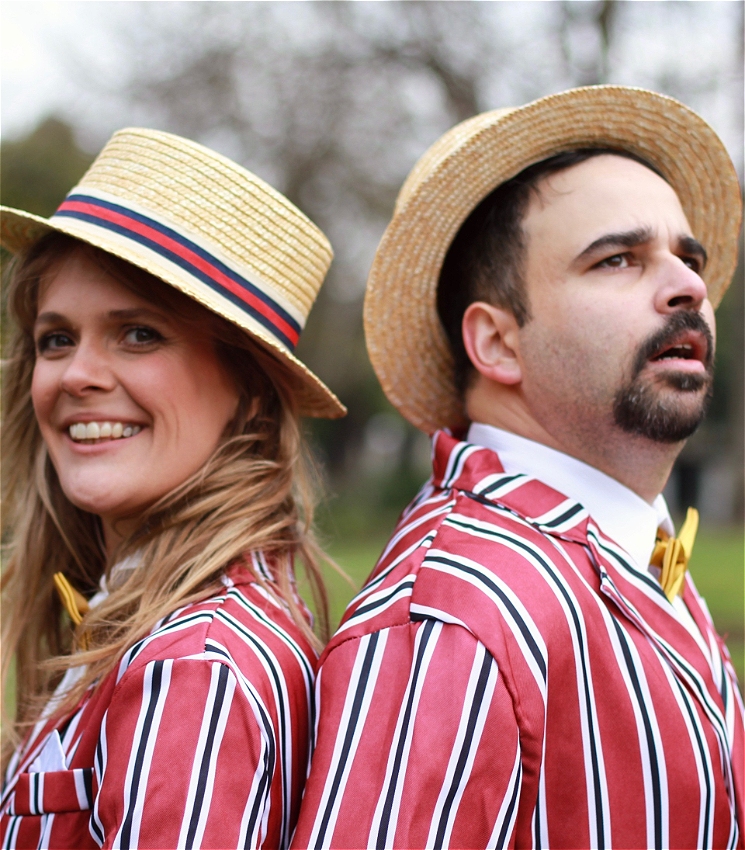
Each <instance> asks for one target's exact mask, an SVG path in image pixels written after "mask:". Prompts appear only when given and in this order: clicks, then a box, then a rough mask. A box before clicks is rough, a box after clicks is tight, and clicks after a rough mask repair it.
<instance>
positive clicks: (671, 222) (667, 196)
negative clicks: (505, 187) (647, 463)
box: [520, 155, 714, 444]
mask: <svg viewBox="0 0 745 850" xmlns="http://www.w3.org/2000/svg"><path fill="white" fill-rule="evenodd" d="M538 189H539V192H538V194H537V196H536V195H534V197H533V198H532V200H531V202H530V205H529V207H528V211H527V214H526V216H525V218H524V221H523V230H524V232H525V236H526V243H527V256H526V264H525V265H526V267H525V280H526V287H527V295H528V303H529V305H530V311H531V319H530V321H528V322H527V324H526V325H525V326H524V327H523V328H522V329H521V330H520V356H521V359H522V364H521V365H522V375H523V383H522V386H523V391H524V393H525V397H526V400H527V402H528V404H529V405H530V407H531V410H532V411H533V415H534V416H535V417H536V419H537V420H538V421H539V422H540V424H541V425H542V426H543V427H544V428H545V429H546V430H547V431H548V432H549V433H552V434H554V435H555V436H556V437H557V438H559V439H560V440H562V439H568V440H569V442H570V443H571V442H574V443H576V441H577V439H588V440H593V441H595V443H596V444H597V442H598V441H602V440H603V439H618V438H619V437H620V435H621V433H627V434H635V435H637V436H641V437H643V438H646V439H649V440H653V441H657V442H663V443H674V442H678V441H680V440H683V439H685V438H686V437H688V436H690V434H691V433H693V431H694V430H695V429H696V427H697V426H698V425H699V423H700V421H701V419H702V418H703V415H704V411H705V407H706V402H707V400H708V397H709V395H710V392H711V383H712V363H713V347H714V342H713V332H714V311H713V309H712V306H711V304H710V302H709V301H708V299H707V293H706V286H705V284H704V282H703V280H702V279H701V277H700V275H699V273H700V272H701V270H702V269H703V265H704V262H705V254H704V252H703V249H702V247H701V246H700V245H699V244H698V243H697V242H696V241H695V239H693V237H692V235H691V231H690V227H689V226H688V222H687V221H686V218H685V215H684V214H683V210H682V208H681V206H680V202H679V200H678V197H677V195H676V194H675V192H674V191H673V189H672V188H671V187H670V186H669V185H668V184H667V183H666V182H665V181H664V180H662V178H660V177H658V176H657V175H656V174H655V173H654V172H652V171H650V170H649V169H648V168H645V167H644V166H643V165H641V164H639V163H637V162H635V161H633V160H629V159H625V158H623V157H617V156H612V155H603V156H598V157H595V158H593V159H590V160H587V161H585V162H583V163H580V164H579V165H575V166H573V167H571V168H569V169H566V170H565V171H562V172H559V173H557V174H555V175H552V176H550V177H548V178H546V179H544V180H543V181H542V182H541V183H540V184H539V186H538Z"/></svg>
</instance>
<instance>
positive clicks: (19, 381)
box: [1, 234, 327, 756]
mask: <svg viewBox="0 0 745 850" xmlns="http://www.w3.org/2000/svg"><path fill="white" fill-rule="evenodd" d="M73 251H82V252H84V253H85V254H86V255H87V256H89V257H90V258H92V259H93V260H94V261H95V262H96V263H97V264H98V265H99V266H100V267H101V268H102V269H103V270H104V271H105V272H107V273H108V274H109V275H111V276H112V277H114V278H115V279H117V280H118V281H120V282H121V283H122V284H124V285H125V286H127V287H128V288H129V289H131V290H133V291H134V292H136V293H137V294H138V295H140V296H142V297H144V298H146V299H147V300H148V301H150V302H151V303H155V304H156V305H159V306H162V307H165V308H167V309H168V310H169V311H170V314H171V315H176V316H178V317H179V318H180V319H182V320H183V321H184V322H186V323H187V324H190V325H193V326H194V327H195V328H198V329H199V331H200V332H202V333H203V332H204V330H205V328H206V329H207V330H208V332H209V334H210V336H211V338H212V339H213V340H214V344H215V347H216V351H217V353H218V355H219V356H220V358H221V361H222V362H223V364H224V366H225V368H226V369H227V370H228V372H229V374H231V375H232V376H233V377H234V380H235V382H236V385H237V387H238V389H239V394H240V402H239V412H238V414H237V416H236V419H235V420H234V422H233V423H232V424H231V428H230V432H229V433H227V434H226V435H225V436H224V438H223V440H222V442H221V443H220V445H219V446H218V447H217V449H216V450H215V452H214V454H213V456H212V457H211V458H210V459H209V460H208V461H207V463H206V464H205V465H204V466H203V467H202V468H201V469H200V470H198V471H197V472H196V473H195V474H194V475H193V476H192V477H191V478H189V479H188V480H187V481H185V482H183V484H181V485H180V486H179V487H177V488H176V489H175V490H174V491H173V492H171V493H169V494H167V495H166V496H164V497H163V498H162V499H160V500H159V501H158V502H157V503H156V504H154V505H152V506H151V507H149V508H148V509H147V510H146V511H145V512H144V513H143V514H142V516H141V517H139V518H138V520H139V522H138V527H137V529H136V531H134V532H133V533H132V534H130V535H129V536H128V537H127V538H126V539H125V540H123V541H122V543H121V544H120V545H119V546H118V547H117V550H116V551H115V552H114V553H113V554H112V555H111V557H110V558H109V559H108V560H107V557H106V554H105V551H104V548H103V544H102V534H101V526H100V521H99V519H98V517H97V516H95V515H94V514H90V513H87V512H85V511H83V510H80V509H79V508H76V507H75V506H74V505H73V504H72V503H71V502H70V501H69V500H68V499H67V498H66V497H65V495H64V493H63V492H62V488H61V486H60V483H59V480H58V478H57V473H56V472H55V469H54V467H53V466H52V463H51V461H50V458H49V455H48V453H47V450H46V446H45V444H44V441H43V440H42V437H41V433H40V431H39V427H38V424H37V422H36V417H35V415H34V410H33V406H32V402H31V378H32V375H33V369H34V362H35V346H34V338H33V326H34V322H35V320H36V314H37V302H38V295H39V287H40V285H41V284H42V283H43V282H44V280H45V279H48V278H49V276H50V275H51V274H52V273H54V271H55V270H56V269H57V268H58V267H59V265H60V264H61V263H62V262H63V261H64V260H65V259H66V258H67V257H68V256H69V255H70V254H71V253H72V252H73ZM12 262H13V268H12V269H11V274H10V283H9V287H8V296H7V301H8V312H9V314H10V316H11V318H12V319H14V324H15V329H14V333H13V337H12V339H11V341H10V343H9V357H8V360H7V361H6V364H5V380H4V419H5V422H4V433H3V460H4V470H5V472H6V476H5V486H4V504H5V514H4V519H5V525H6V527H7V528H8V530H9V535H8V536H9V542H8V544H7V547H6V549H7V560H6V568H5V569H4V571H3V577H2V585H1V586H2V601H3V611H2V681H3V684H4V685H5V684H7V683H8V681H9V676H10V675H11V672H12V667H13V660H14V659H15V682H16V712H15V721H14V722H13V723H4V724H3V738H4V739H5V740H4V748H5V750H6V756H7V752H8V751H10V749H11V748H12V746H14V745H16V744H17V742H18V740H19V736H20V734H21V733H22V732H23V730H24V729H25V728H27V727H28V725H29V724H30V723H33V722H34V721H35V719H36V718H38V716H39V713H40V710H41V708H42V707H43V705H44V704H46V702H47V701H48V700H49V698H50V696H51V694H52V692H53V689H54V687H55V685H56V683H57V682H58V681H59V679H60V676H61V674H62V672H63V671H64V670H65V669H66V668H69V667H73V666H79V665H86V670H85V673H84V675H83V677H82V679H81V680H80V681H79V682H78V683H77V685H76V686H75V688H74V690H73V691H71V692H70V693H69V694H68V695H67V698H66V699H65V701H64V702H63V703H62V704H61V706H60V710H63V709H64V708H70V707H71V706H72V704H73V703H74V702H75V701H76V700H77V699H78V698H79V697H80V696H81V694H82V693H83V691H84V690H85V689H86V688H88V687H90V686H91V685H92V684H93V683H94V682H97V681H99V682H100V681H101V680H102V679H103V677H104V676H105V675H106V674H107V673H108V672H109V671H110V670H111V669H113V667H114V665H115V664H116V663H117V660H118V659H119V658H120V657H121V656H122V654H123V653H124V652H125V651H126V650H127V649H128V648H129V647H131V646H132V645H133V644H134V643H135V642H136V641H137V640H138V639H140V638H141V637H143V636H144V635H146V634H147V633H148V632H149V631H150V630H151V629H152V628H153V626H154V625H155V624H156V623H157V622H158V621H159V620H161V619H162V618H163V617H165V616H166V615H168V614H170V613H171V612H173V611H174V610H176V609H177V608H180V607H182V606H183V605H187V604H189V603H190V602H193V601H195V600H198V599H201V598H205V597H206V596H209V595H210V594H211V593H213V592H214V591H216V590H219V589H220V588H222V584H221V583H220V574H221V572H222V571H223V570H224V568H225V567H226V566H227V565H228V564H229V563H230V562H231V561H234V560H236V559H243V558H245V557H246V556H247V554H248V553H251V552H263V553H266V554H267V555H268V556H269V561H270V563H271V564H272V565H273V581H272V582H270V586H269V587H268V589H270V590H271V591H272V592H273V593H275V595H277V596H279V597H280V598H281V600H282V601H283V602H284V603H285V604H286V606H287V607H288V609H289V612H290V614H291V616H292V618H293V619H294V621H295V622H296V624H297V625H298V626H299V628H300V630H301V631H302V632H303V634H304V635H305V637H306V639H307V640H308V641H309V642H310V643H311V644H312V645H313V646H314V648H316V649H319V648H320V646H321V645H322V644H321V642H320V640H319V639H318V637H316V636H315V635H314V634H313V631H312V629H311V627H310V625H309V623H308V621H307V619H306V617H305V616H304V613H303V610H302V603H300V602H299V598H298V596H297V594H296V591H295V585H294V572H293V561H294V559H295V558H297V559H298V560H300V561H301V562H302V563H303V565H304V567H305V571H306V574H307V578H308V581H309V583H310V586H311V588H312V592H313V595H314V598H315V604H316V609H317V611H318V613H319V618H320V621H321V627H322V631H323V632H325V630H326V628H327V604H326V596H325V592H324V588H323V583H322V580H321V574H320V569H319V562H320V560H321V559H322V558H323V555H322V553H321V551H320V549H319V548H318V545H317V544H316V542H315V539H314V537H313V534H312V529H311V522H312V518H313V507H314V499H313V493H314V489H315V487H314V476H313V468H312V464H311V463H310V461H309V458H308V456H307V453H306V451H305V443H304V440H303V437H302V433H301V430H300V425H299V418H298V415H297V409H296V405H295V401H294V393H293V383H292V376H291V374H290V373H289V371H288V370H285V369H284V368H283V367H282V366H281V364H280V363H279V361H278V360H275V359H274V358H273V357H272V356H271V355H270V354H268V353H267V352H265V351H264V350H263V349H262V348H260V347H259V346H258V345H257V344H254V343H253V342H252V341H251V340H250V338H249V337H248V336H247V335H246V334H245V333H243V332H242V331H241V330H240V329H238V328H237V327H235V326H233V325H232V324H230V323H229V322H227V321H225V320H224V319H222V318H220V317H219V316H217V315H215V314H214V313H212V312H210V311H209V310H207V309H206V308H204V307H202V306H200V305H198V304H197V303H196V302H194V301H192V300H191V299H189V298H188V297H187V296H185V295H183V294H181V293H180V292H178V291H177V290H175V289H173V288H171V287H170V286H168V285H167V284H165V283H163V282H162V281H160V280H158V279H157V278H154V277H152V276H151V275H149V274H147V273H146V272H144V271H142V270H140V269H137V268H135V267H134V266H132V265H130V264H129V263H126V262H124V261H123V260H119V259H118V258H116V257H114V256H112V255H110V254H107V253H105V252H103V251H100V250H98V249H95V248H92V247H91V246H89V245H85V244H84V243H81V242H78V241H77V240H74V239H72V238H70V237H67V236H63V235H61V234H51V235H47V236H45V237H44V238H43V239H42V240H40V241H39V242H38V243H36V245H34V246H32V248H31V249H30V250H29V251H28V252H27V253H26V255H25V256H23V257H18V258H16V259H15V260H13V261H12ZM135 553H136V563H137V566H136V567H135V570H134V572H133V573H132V574H130V575H129V578H128V579H127V580H126V581H124V582H123V583H121V584H120V585H119V586H117V576H116V575H114V576H113V577H112V579H111V581H109V584H113V587H110V588H109V590H110V593H109V596H108V597H107V598H106V599H105V600H104V601H103V602H102V603H101V604H100V605H97V606H95V607H94V608H92V609H91V610H90V612H89V613H88V614H87V615H86V617H85V618H84V620H83V622H82V623H81V625H80V626H79V627H78V629H77V632H76V633H75V634H74V635H73V633H72V629H71V626H70V623H69V621H68V620H67V619H66V618H65V616H64V615H63V611H62V607H61V603H60V601H59V599H58V596H57V593H56V592H55V588H54V584H53V578H52V577H53V575H54V573H56V572H62V573H64V575H65V576H66V577H67V578H68V579H69V581H70V582H71V584H72V585H73V586H74V587H76V588H77V589H78V590H80V591H81V592H83V593H84V594H87V595H90V594H91V593H93V592H94V591H95V590H97V589H98V586H99V582H100V579H101V577H102V576H106V578H107V580H109V577H110V571H111V568H112V566H113V565H114V564H115V563H117V562H119V561H121V559H122V558H124V557H126V556H130V555H135ZM257 580H258V581H260V582H264V579H262V577H261V576H257ZM264 583H265V582H264ZM265 584H266V583H265ZM83 635H85V642H86V643H85V645H86V646H87V649H85V650H83V648H82V647H83V642H82V640H81V638H82V636H83ZM324 636H325V634H324ZM73 652H74V655H73ZM3 702H5V700H3Z"/></svg>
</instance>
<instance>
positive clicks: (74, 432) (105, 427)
mask: <svg viewBox="0 0 745 850" xmlns="http://www.w3.org/2000/svg"><path fill="white" fill-rule="evenodd" d="M141 430H142V426H141V425H125V424H124V423H123V422H75V423H73V424H72V425H70V426H69V428H68V429H67V432H68V434H69V435H70V438H71V439H73V440H76V441H80V440H100V439H113V440H118V439H120V438H121V437H134V435H135V434H139V433H140V431H141Z"/></svg>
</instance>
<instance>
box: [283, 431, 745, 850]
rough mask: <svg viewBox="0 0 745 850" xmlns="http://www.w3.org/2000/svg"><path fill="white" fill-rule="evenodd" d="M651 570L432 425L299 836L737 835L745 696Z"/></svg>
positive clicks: (603, 841) (580, 515)
mask: <svg viewBox="0 0 745 850" xmlns="http://www.w3.org/2000/svg"><path fill="white" fill-rule="evenodd" d="M683 599H684V601H685V603H686V605H687V607H688V609H689V610H690V612H691V614H692V617H693V619H694V621H695V623H696V625H697V626H698V628H699V629H700V631H701V634H702V636H703V640H702V641H701V645H699V642H697V641H696V640H695V639H694V638H693V637H692V635H691V633H690V632H689V631H688V630H687V629H686V628H685V627H684V626H683V625H682V624H681V622H680V620H679V619H678V616H677V615H676V613H675V610H674V608H673V607H672V606H671V605H670V603H669V602H668V600H667V598H666V597H665V595H664V593H663V592H662V590H661V588H660V586H659V584H658V582H657V581H656V580H655V579H654V578H653V577H652V576H651V575H650V573H649V572H648V570H647V569H646V565H644V566H641V567H640V565H637V564H635V563H633V562H632V561H631V559H630V558H629V556H628V555H627V554H626V553H625V552H624V551H623V550H622V549H620V548H619V546H617V545H616V544H615V543H614V542H613V541H612V540H610V539H608V538H607V537H606V536H605V535H604V534H603V532H602V530H601V529H600V528H598V527H597V525H596V524H595V523H594V522H593V520H592V518H591V517H590V516H588V514H587V511H585V509H584V508H583V507H582V506H581V505H580V504H578V503H577V502H575V501H573V500H571V499H567V498H566V497H564V496H563V495H561V494H560V493H558V492H556V491H555V490H553V489H551V488H549V487H547V486H546V485H545V484H543V483H541V482H540V481H537V480H535V479H533V478H529V477H527V476H525V475H520V474H518V475H507V474H506V473H505V472H504V471H503V469H502V467H501V466H500V463H499V459H498V457H497V455H496V454H495V453H494V452H492V451H490V450H489V449H484V448H480V447H477V446H474V445H469V444H467V443H463V442H458V441H457V440H455V439H453V438H452V437H451V436H449V435H448V434H446V433H444V432H440V433H438V434H436V435H435V439H434V475H433V478H432V480H431V481H430V483H429V484H428V485H427V486H426V487H425V489H424V490H423V491H422V493H421V494H420V496H419V497H418V498H417V499H416V500H415V501H414V502H413V503H412V505H411V506H410V507H409V508H408V509H407V510H406V512H405V513H404V515H403V516H402V519H401V520H400V521H399V524H398V526H397V528H396V530H395V532H394V535H393V537H392V538H391V540H390V542H389V544H388V546H387V548H386V550H385V551H384V553H383V555H382V557H381V559H380V561H379V563H378V565H377V567H376V568H375V570H374V572H373V574H372V576H371V578H370V579H369V580H368V582H367V584H366V586H365V587H364V589H363V590H362V591H361V592H360V594H359V595H358V596H357V597H356V598H355V599H354V600H353V601H352V603H351V604H350V606H349V608H348V609H347V612H346V614H345V617H344V619H343V621H342V625H341V626H340V628H339V630H338V632H337V634H336V635H335V636H334V638H333V639H332V641H331V643H330V644H329V646H328V647H327V649H326V650H325V652H324V654H323V655H322V657H321V664H320V670H319V674H318V678H317V681H316V694H317V701H318V702H319V704H320V712H319V720H318V727H317V736H316V744H315V752H314V756H313V762H312V766H311V772H310V776H309V780H308V783H307V785H306V789H305V795H304V799H303V805H302V808H301V813H300V820H299V823H298V827H297V831H296V833H295V838H294V841H293V846H295V847H298V848H306V847H313V848H317V847H318V848H319V847H338V848H357V847H379V848H382V847H402V848H415V847H458V848H484V847H568V848H590V847H592V848H606V847H608V848H609V847H619V848H643V847H649V848H651V847H655V848H684V847H687V848H702V847H742V829H743V821H742V818H743V706H742V701H741V698H740V696H739V693H738V690H737V685H736V681H735V676H734V672H733V669H732V666H731V663H730V660H729V656H728V653H727V650H726V648H725V647H724V644H723V643H722V641H721V640H720V638H719V637H718V636H717V634H716V632H715V630H714V627H713V625H712V622H711V619H710V617H709V615H708V613H707V610H706V606H705V603H704V602H703V600H702V599H701V598H700V597H699V596H698V594H697V592H696V590H695V587H694V585H693V582H692V581H691V579H690V577H689V578H687V579H686V585H685V591H684V596H683Z"/></svg>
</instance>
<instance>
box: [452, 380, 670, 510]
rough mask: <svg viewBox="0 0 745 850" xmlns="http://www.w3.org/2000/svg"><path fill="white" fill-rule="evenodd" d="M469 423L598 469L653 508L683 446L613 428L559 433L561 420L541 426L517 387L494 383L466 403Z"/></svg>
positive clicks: (580, 425) (578, 426)
mask: <svg viewBox="0 0 745 850" xmlns="http://www.w3.org/2000/svg"><path fill="white" fill-rule="evenodd" d="M466 409H467V413H468V418H469V419H470V420H471V421H472V422H483V423H484V424H486V425H493V426H494V427H495V428H502V429H503V430H505V431H510V432H512V433H513V434H517V435H518V436H520V437H525V438H526V439H528V440H533V441H535V442H537V443H542V444H543V445H545V446H548V447H549V448H552V449H556V450H557V451H560V452H563V453H564V454H567V455H570V456H571V457H575V458H577V459H578V460H581V461H583V462H584V463H586V464H589V465H590V466H593V467H595V469H599V470H600V471H601V472H604V473H605V474H606V475H609V476H610V477H611V478H614V479H615V480H616V481H619V482H620V483H621V484H623V485H624V486H626V487H628V488H629V489H630V490H633V491H634V492H635V493H636V494H637V495H638V496H641V498H642V499H644V501H645V502H648V503H649V504H652V502H653V501H654V500H655V498H656V497H657V496H658V495H659V494H660V493H661V492H662V490H663V488H664V486H665V484H666V483H667V479H668V478H669V476H670V471H671V470H672V466H673V463H674V462H675V458H676V457H677V456H678V454H679V452H680V449H681V448H682V443H672V444H669V443H658V442H655V441H653V440H649V439H647V438H646V437H641V436H638V435H636V434H629V433H626V432H625V431H623V430H621V429H620V428H619V427H618V426H617V425H616V424H615V423H613V422H612V421H609V422H607V423H597V422H593V423H592V424H591V425H589V424H586V423H584V422H582V421H580V420H574V421H573V422H572V423H571V427H565V428H563V429H562V428H561V427H560V424H561V421H562V420H561V417H556V418H555V419H553V418H552V419H551V420H550V421H544V422H542V421H539V419H538V418H537V417H536V416H535V415H534V414H533V412H532V411H531V409H530V407H529V406H528V404H527V403H526V401H525V398H524V397H523V395H522V393H521V392H520V390H519V388H518V387H515V386H505V385H502V384H498V383H495V382H492V381H489V382H483V383H480V384H478V385H477V386H476V387H474V388H473V389H472V390H469V392H468V394H467V398H466Z"/></svg>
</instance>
